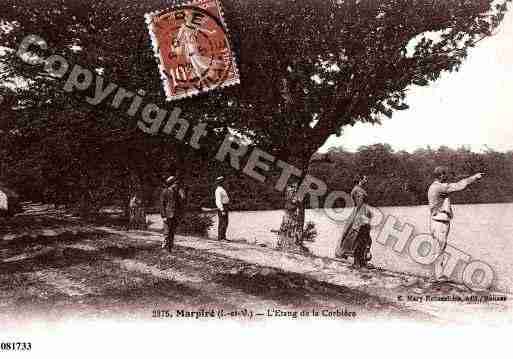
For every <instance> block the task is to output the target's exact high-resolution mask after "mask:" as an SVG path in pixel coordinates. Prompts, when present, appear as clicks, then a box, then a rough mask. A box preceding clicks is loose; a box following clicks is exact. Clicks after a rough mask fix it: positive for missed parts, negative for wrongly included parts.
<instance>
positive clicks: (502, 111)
mask: <svg viewBox="0 0 513 359" xmlns="http://www.w3.org/2000/svg"><path fill="white" fill-rule="evenodd" d="M406 102H407V103H408V104H409V105H410V109H408V110H405V111H398V112H395V113H394V116H393V117H392V119H388V118H386V119H385V120H384V121H383V123H382V125H369V124H356V125H355V126H354V127H345V128H344V133H343V135H342V137H339V138H337V137H335V136H332V137H330V138H329V139H328V140H327V141H326V143H325V144H324V146H323V147H322V148H321V150H320V151H321V152H324V151H326V150H327V149H328V148H330V147H333V146H337V147H338V146H342V147H343V148H344V149H346V150H349V151H354V150H356V149H357V148H358V147H359V146H362V145H371V144H375V143H388V144H390V145H391V146H392V147H393V148H394V149H395V150H406V151H410V152H411V151H414V150H415V149H417V148H421V147H424V148H425V147H426V146H428V145H429V146H431V147H432V148H438V147H440V146H442V145H443V146H448V147H451V148H458V147H461V146H466V147H470V148H471V149H472V150H473V151H477V152H479V151H482V150H483V149H485V148H486V147H485V146H488V147H491V148H492V149H494V150H498V151H510V150H513V9H512V6H511V4H510V9H509V11H508V13H507V14H506V17H505V18H504V21H503V23H502V24H501V26H500V28H499V29H498V32H497V33H496V34H495V36H493V37H491V38H488V39H485V40H483V41H481V42H480V43H479V44H478V45H477V46H476V47H475V48H474V49H471V50H470V54H469V57H468V58H467V59H466V61H465V62H464V63H463V66H462V67H461V69H460V71H459V72H453V73H448V74H444V75H443V76H442V77H441V78H440V79H438V80H437V81H436V82H434V83H432V84H430V85H429V86H427V87H415V88H413V89H411V90H410V92H409V94H408V97H407V101H406Z"/></svg>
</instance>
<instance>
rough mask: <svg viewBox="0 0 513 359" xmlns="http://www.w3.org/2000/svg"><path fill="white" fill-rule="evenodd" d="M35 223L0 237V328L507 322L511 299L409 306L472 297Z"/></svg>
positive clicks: (235, 247)
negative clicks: (211, 319)
mask: <svg viewBox="0 0 513 359" xmlns="http://www.w3.org/2000/svg"><path fill="white" fill-rule="evenodd" d="M35 215H36V214H34V213H31V214H29V215H28V216H27V217H30V216H35ZM29 219H30V218H29ZM24 220H27V218H25V219H24ZM28 222H31V221H30V220H28ZM32 222H33V223H37V228H25V229H23V230H22V231H20V230H18V231H10V232H9V233H6V232H3V233H2V234H3V236H4V237H3V239H2V238H0V239H2V240H0V322H2V323H23V322H27V321H32V320H35V319H34V318H41V319H45V320H50V321H52V320H64V319H69V318H120V319H126V318H138V319H153V320H162V319H163V318H162V317H161V318H154V317H155V315H156V313H171V314H173V313H174V317H176V315H178V313H179V312H180V311H182V310H183V311H198V310H204V311H210V310H215V311H219V310H223V311H224V313H225V315H226V316H230V317H231V316H232V315H234V316H233V317H235V318H238V319H247V316H249V315H250V314H251V315H253V316H254V317H257V314H259V315H258V317H261V318H269V316H272V317H273V318H276V317H278V316H279V317H281V316H287V315H293V313H294V312H295V311H300V310H306V311H308V312H312V311H318V312H319V313H320V317H322V318H325V319H333V318H334V316H336V317H335V318H336V319H337V320H348V321H351V320H362V319H370V318H372V319H373V320H376V319H384V320H388V319H389V318H402V319H412V320H421V321H435V322H446V321H450V322H462V323H465V322H469V321H473V320H474V318H476V316H475V314H476V311H479V312H480V313H481V314H483V315H482V316H481V319H482V318H485V319H489V320H490V321H493V322H497V321H507V320H511V310H510V308H511V307H510V304H511V301H510V299H509V298H508V301H507V302H505V303H504V302H500V303H499V302H491V303H472V304H466V303H460V302H441V301H431V302H426V301H424V302H422V303H420V302H417V301H414V300H408V296H410V297H413V296H416V297H425V296H426V295H430V296H442V295H444V296H446V295H452V296H461V297H464V296H468V295H470V294H472V293H469V292H468V290H466V289H465V288H458V287H454V286H451V287H450V288H443V287H440V288H432V287H427V286H426V283H425V282H424V281H423V280H422V279H421V278H416V277H412V276H410V275H406V274H402V273H392V272H387V271H381V270H371V271H355V270H353V269H351V268H349V266H348V264H347V263H343V262H338V261H335V260H330V259H325V258H316V257H305V256H301V255H295V254H288V253H282V252H277V251H274V250H271V249H269V248H262V247H259V246H254V245H248V244H244V243H226V242H217V241H213V240H208V239H205V238H195V237H182V236H179V237H178V239H177V246H176V248H175V250H174V251H173V252H172V253H171V254H169V253H167V252H165V251H163V250H162V249H161V248H160V242H161V239H162V237H161V235H160V234H156V233H154V232H142V231H137V232H127V231H120V230H116V229H113V228H110V227H98V226H84V225H82V226H81V225H80V224H78V223H76V222H72V223H68V226H65V225H63V223H58V224H57V225H56V224H55V223H52V222H51V220H48V222H46V220H44V219H43V220H41V218H39V220H38V221H35V220H34V221H32ZM44 223H49V226H48V227H49V228H45V226H44ZM4 228H5V227H4ZM10 228H13V227H12V226H11V227H10ZM0 232H1V231H0ZM20 233H21V234H20ZM34 233H35V235H34ZM496 295H499V294H496ZM399 297H402V299H401V298H399ZM155 311H159V312H155ZM323 311H324V312H323ZM181 313H183V312H181ZM234 313H235V314H234ZM249 313H250V314H249ZM284 313H285V314H284ZM286 313H289V314H286ZM330 313H331V314H330ZM333 313H335V314H333ZM337 313H338V314H337ZM340 313H343V315H341V314H340ZM352 313H355V317H353V316H352ZM323 314H325V315H324V316H323ZM159 315H160V314H159ZM328 315H329V316H328ZM337 315H338V316H337Z"/></svg>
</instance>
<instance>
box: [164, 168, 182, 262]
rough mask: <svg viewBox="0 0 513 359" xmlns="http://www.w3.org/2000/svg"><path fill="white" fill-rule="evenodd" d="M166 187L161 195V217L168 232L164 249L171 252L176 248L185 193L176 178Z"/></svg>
mask: <svg viewBox="0 0 513 359" xmlns="http://www.w3.org/2000/svg"><path fill="white" fill-rule="evenodd" d="M166 185H167V187H166V188H165V189H164V190H163V191H162V194H161V195H160V215H161V216H162V219H163V220H164V223H165V227H166V231H167V235H166V237H165V239H164V242H163V243H162V248H165V249H167V250H168V251H169V252H171V250H172V249H173V246H174V241H175V232H176V228H177V227H178V222H179V221H180V218H181V216H182V214H183V210H184V204H185V191H184V189H183V188H182V186H181V185H180V180H179V179H178V178H176V177H175V176H170V177H169V178H168V179H167V180H166Z"/></svg>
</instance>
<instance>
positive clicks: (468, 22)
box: [2, 0, 507, 228]
mask: <svg viewBox="0 0 513 359" xmlns="http://www.w3.org/2000/svg"><path fill="white" fill-rule="evenodd" d="M4 3H5V4H4V7H3V11H2V17H3V19H4V20H7V21H11V22H12V21H16V22H17V31H13V32H12V33H11V34H10V36H9V37H7V38H6V40H5V43H4V44H3V45H4V46H8V47H15V46H16V44H17V43H19V41H20V40H21V38H22V37H23V36H24V35H26V34H28V33H37V34H39V35H41V36H42V37H43V38H45V39H46V40H47V41H48V43H49V46H50V47H51V48H53V49H59V51H64V52H66V54H67V55H69V56H74V57H76V59H77V61H81V62H84V63H85V64H87V65H88V66H90V67H98V68H100V67H101V68H103V69H104V75H105V76H106V77H109V79H110V80H112V81H114V82H116V83H118V84H120V85H121V86H125V87H127V88H131V89H137V88H143V89H145V90H146V91H147V93H148V95H147V98H150V99H151V98H153V99H154V100H155V101H157V102H158V101H162V97H163V92H162V90H161V84H160V78H159V75H158V72H157V70H156V63H155V60H154V58H153V54H152V51H151V48H150V45H149V37H148V34H147V29H146V26H145V23H144V17H143V14H144V13H146V12H149V11H153V10H155V9H160V8H163V7H165V6H171V5H173V4H179V3H181V2H179V1H177V2H172V1H171V2H170V1H164V0H148V1H144V2H141V1H136V0H112V1H109V2H103V1H85V0H84V1H71V0H49V1H43V0H30V1H29V0H4ZM506 3H507V1H506V0H499V1H490V0H383V1H376V0H337V1H333V0H302V1H294V0H223V1H222V5H223V7H224V10H225V11H224V13H225V17H226V22H227V25H228V27H229V33H230V35H231V40H232V43H233V45H234V50H235V52H236V56H237V63H238V66H239V69H240V74H241V85H240V86H236V87H231V88H228V89H225V90H223V91H215V92H211V93H209V94H206V95H202V96H198V97H196V98H192V99H187V100H182V101H178V102H176V103H175V104H176V105H177V106H180V107H181V108H182V109H183V113H184V117H187V119H188V120H190V121H191V122H193V123H194V122H197V121H206V122H208V123H209V125H210V126H211V127H212V128H217V129H224V130H225V131H226V129H227V128H229V127H231V128H233V129H237V130H238V131H239V132H242V133H244V134H245V135H246V136H248V137H249V138H250V139H251V141H252V142H253V144H254V145H256V146H259V147H261V148H263V149H265V150H266V151H268V152H270V153H272V154H273V155H275V156H277V157H279V158H280V159H281V160H284V161H287V162H289V163H291V164H294V165H296V166H297V167H298V168H299V169H301V170H302V171H303V172H302V173H303V176H304V175H305V174H306V172H307V170H308V166H309V163H310V160H311V157H312V155H313V154H314V153H315V152H316V151H317V149H318V148H319V147H320V146H321V145H322V144H323V143H324V142H325V141H326V139H327V138H328V137H329V136H331V135H333V134H338V135H340V134H341V131H342V129H343V127H344V126H348V125H353V124H355V123H357V122H368V123H380V122H381V121H383V120H384V119H385V118H389V117H391V116H392V114H393V113H394V111H397V110H405V109H407V108H408V105H407V104H406V95H407V92H408V90H409V89H411V88H412V87H414V86H426V85H429V83H431V82H433V81H435V80H436V79H437V78H438V77H439V76H440V75H441V74H442V73H443V72H451V71H456V70H458V68H459V67H460V66H461V65H462V63H463V61H464V59H465V58H466V56H467V54H468V51H469V50H470V48H471V47H473V46H475V45H476V44H477V43H478V42H479V41H481V40H482V39H484V38H486V37H488V36H491V35H492V34H493V33H494V31H495V30H496V29H497V27H498V26H499V24H500V22H501V21H502V19H503V18H504V14H505V12H506V10H507V7H506ZM72 45H79V46H81V47H82V51H80V52H79V53H72V52H71V51H70V50H69V48H70V46H72ZM21 70H23V71H22V72H23V73H25V74H26V73H27V72H26V71H27V69H26V66H23V67H22V68H21ZM32 77H33V78H34V79H37V82H35V83H34V86H33V87H36V90H37V91H38V93H39V94H40V96H39V97H38V98H39V99H40V101H47V99H48V98H49V97H50V98H57V95H56V93H55V92H52V91H53V89H52V90H48V91H46V93H45V88H46V87H45V86H43V85H42V84H43V83H46V82H45V81H46V80H45V79H44V78H43V77H41V76H40V75H38V74H33V76H32ZM43 95H44V96H43ZM32 99H33V100H34V97H32ZM52 101H57V100H52ZM32 102H36V104H35V103H32V105H33V106H35V105H37V101H32ZM57 102H58V101H57ZM61 102H62V103H65V101H61ZM52 106H56V104H52ZM75 109H77V108H76V107H75ZM80 111H81V112H84V113H86V112H87V111H85V110H80ZM98 111H99V110H98V109H95V113H94V116H92V117H89V118H86V119H85V120H84V122H83V125H84V126H88V127H87V128H88V129H87V131H86V133H90V131H91V129H90V127H93V128H98V126H100V128H99V130H101V131H105V125H99V124H92V122H94V121H97V117H98V115H99V114H100V115H102V116H108V115H107V114H105V113H102V112H100V113H98ZM105 111H107V110H105ZM105 111H104V112H105ZM76 126H78V125H76ZM109 130H116V132H113V133H115V134H116V135H115V136H116V137H118V136H119V137H121V138H122V139H123V140H126V139H131V138H133V136H135V137H137V136H142V134H134V128H133V126H132V127H131V126H117V128H114V129H112V128H109ZM117 130H119V131H117ZM135 132H137V131H135ZM216 133H218V132H216ZM221 137H222V136H221ZM299 208H304V205H300V206H299ZM303 217H304V216H298V218H299V223H297V225H298V227H299V228H302V226H303V224H302V223H301V222H302V219H301V218H303Z"/></svg>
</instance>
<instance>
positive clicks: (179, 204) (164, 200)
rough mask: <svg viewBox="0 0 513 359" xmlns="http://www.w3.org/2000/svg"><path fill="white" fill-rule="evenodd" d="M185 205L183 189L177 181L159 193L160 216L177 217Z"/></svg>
mask: <svg viewBox="0 0 513 359" xmlns="http://www.w3.org/2000/svg"><path fill="white" fill-rule="evenodd" d="M184 207H185V191H184V189H183V188H182V187H180V186H179V185H178V184H177V183H174V184H172V185H171V186H169V187H167V188H165V189H164V190H163V191H162V194H161V195H160V215H161V216H162V218H173V217H179V216H181V215H182V214H183V211H184Z"/></svg>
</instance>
